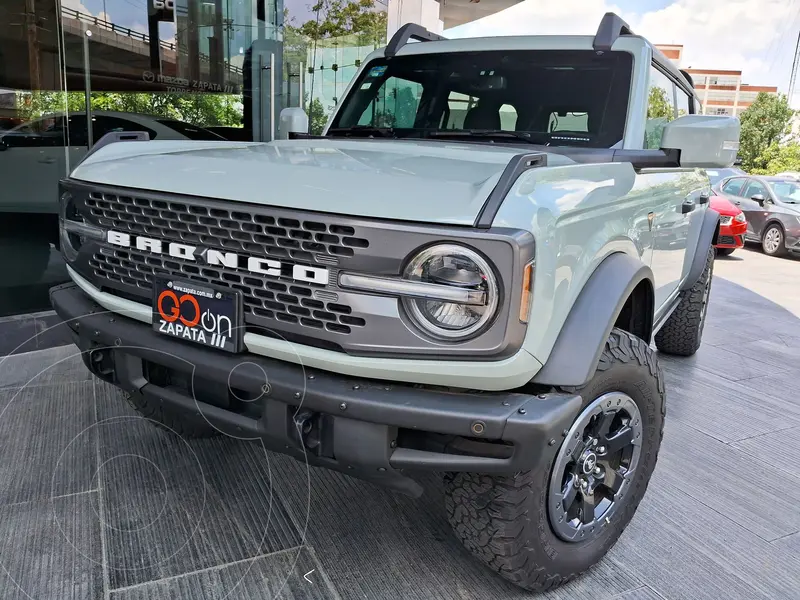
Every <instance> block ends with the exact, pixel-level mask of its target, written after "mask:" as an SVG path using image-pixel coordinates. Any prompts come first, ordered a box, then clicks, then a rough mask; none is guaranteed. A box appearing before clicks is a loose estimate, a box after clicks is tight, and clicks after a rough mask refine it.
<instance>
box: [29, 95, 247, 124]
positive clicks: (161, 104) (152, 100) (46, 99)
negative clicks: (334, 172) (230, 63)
mask: <svg viewBox="0 0 800 600" xmlns="http://www.w3.org/2000/svg"><path fill="white" fill-rule="evenodd" d="M91 102H92V110H110V111H119V112H130V113H138V114H144V115H153V116H157V117H167V118H170V119H177V120H179V121H185V122H187V123H192V124H193V125H199V126H201V127H203V126H205V127H211V126H215V125H217V126H228V127H240V126H241V125H242V104H241V100H240V98H239V97H238V96H232V95H229V94H208V93H175V92H170V93H158V92H156V93H140V92H134V93H128V92H93V93H92V99H91ZM17 106H18V108H19V112H20V116H21V117H22V118H24V119H27V120H31V119H36V118H38V117H41V116H42V115H45V114H52V113H63V112H83V111H85V110H86V96H85V94H84V93H83V92H48V91H41V92H32V93H29V94H28V93H21V92H20V93H18V98H17Z"/></svg>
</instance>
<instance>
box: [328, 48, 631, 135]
mask: <svg viewBox="0 0 800 600" xmlns="http://www.w3.org/2000/svg"><path fill="white" fill-rule="evenodd" d="M631 70H632V59H631V56H630V54H628V53H625V52H606V53H604V54H602V55H600V56H598V55H597V54H596V53H594V52H592V51H585V50H579V51H557V50H525V51H511V52H509V51H502V52H455V53H449V54H422V55H416V56H401V57H395V58H392V59H391V60H386V59H383V58H382V59H378V60H375V61H372V62H371V63H370V64H369V65H367V67H366V68H365V69H364V70H363V71H362V73H361V76H360V77H359V79H358V80H357V81H355V82H354V85H353V87H352V88H351V91H350V94H349V95H348V96H347V98H346V99H345V101H344V103H343V105H342V107H341V110H339V111H338V113H337V115H336V117H335V118H334V120H333V122H332V124H331V128H330V130H329V132H328V134H329V135H355V134H357V131H358V130H361V131H363V132H364V133H367V134H372V135H374V134H375V133H377V132H376V129H382V130H384V131H383V132H382V133H381V134H382V135H386V134H387V131H385V130H387V129H388V130H390V131H388V134H390V135H392V136H395V137H429V138H444V139H446V138H448V137H452V138H456V137H472V136H473V135H474V136H475V138H476V141H478V140H484V141H486V140H489V141H494V140H492V137H493V135H495V134H497V135H496V137H498V138H501V139H502V140H503V141H506V142H508V143H514V142H516V143H519V140H523V141H528V142H532V143H536V144H549V145H558V146H583V147H594V148H609V147H611V146H613V145H614V144H617V143H619V142H621V141H622V137H623V134H624V131H625V117H626V112H627V107H628V94H629V88H630V79H631Z"/></svg>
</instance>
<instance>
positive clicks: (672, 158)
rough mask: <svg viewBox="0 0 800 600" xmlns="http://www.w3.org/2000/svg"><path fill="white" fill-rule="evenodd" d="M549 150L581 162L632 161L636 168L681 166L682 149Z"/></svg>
mask: <svg viewBox="0 0 800 600" xmlns="http://www.w3.org/2000/svg"><path fill="white" fill-rule="evenodd" d="M547 152H551V153H553V154H558V155H560V156H566V157H567V158H569V159H570V160H574V161H575V162H576V163H579V164H590V165H594V164H601V163H624V162H627V163H631V166H632V167H633V168H634V169H675V168H678V167H680V163H681V151H680V150H677V149H672V148H665V149H661V150H615V149H612V148H574V147H570V146H548V147H547Z"/></svg>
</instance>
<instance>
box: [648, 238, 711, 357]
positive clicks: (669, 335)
mask: <svg viewBox="0 0 800 600" xmlns="http://www.w3.org/2000/svg"><path fill="white" fill-rule="evenodd" d="M713 275H714V248H710V249H709V251H708V256H707V257H706V268H705V269H703V273H702V275H700V279H698V280H697V282H696V283H695V284H694V285H693V286H692V287H691V288H690V289H689V290H688V291H687V292H685V293H684V296H683V298H682V299H681V301H680V304H678V308H676V309H675V310H674V311H673V313H672V314H671V315H670V316H669V318H668V319H667V322H666V323H664V325H663V327H661V329H659V331H658V333H657V334H656V348H658V350H659V351H660V352H663V353H664V354H674V355H676V356H692V355H693V354H694V353H695V352H697V350H698V349H699V348H700V343H701V342H702V339H703V327H704V326H705V316H706V311H707V310H708V298H709V293H710V292H711V280H712V279H713Z"/></svg>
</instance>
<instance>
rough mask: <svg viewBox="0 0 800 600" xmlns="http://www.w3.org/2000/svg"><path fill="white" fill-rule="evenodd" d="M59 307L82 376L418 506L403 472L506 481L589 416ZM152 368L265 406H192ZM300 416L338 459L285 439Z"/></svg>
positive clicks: (565, 398) (518, 397)
mask: <svg viewBox="0 0 800 600" xmlns="http://www.w3.org/2000/svg"><path fill="white" fill-rule="evenodd" d="M50 298H51V301H52V303H53V307H54V308H55V310H56V313H57V314H58V315H59V317H61V319H63V320H64V322H65V323H66V325H67V326H68V327H69V328H70V329H71V330H72V331H73V332H74V333H75V342H76V344H77V345H78V347H79V349H80V350H81V352H82V354H83V359H84V362H85V364H86V365H87V367H88V368H89V369H90V370H91V371H92V372H93V373H95V374H96V375H97V376H98V377H101V378H102V379H104V380H105V381H108V382H109V383H112V384H114V385H116V386H118V387H120V388H122V389H123V390H125V391H127V392H129V393H134V394H142V395H143V396H145V397H148V398H151V399H153V401H154V402H158V403H160V404H162V405H163V406H165V407H170V408H171V409H172V410H175V411H178V412H179V413H180V414H182V415H183V416H184V417H185V418H186V419H190V420H191V419H204V420H206V421H207V422H209V423H211V424H212V425H214V426H215V427H217V428H218V429H219V430H220V431H222V432H223V433H225V434H227V435H230V436H232V437H237V438H244V439H258V440H261V441H262V442H263V443H264V445H265V446H266V447H267V448H268V449H271V450H275V451H277V452H280V453H283V454H288V455H290V456H294V457H295V458H298V459H299V460H303V461H306V460H307V461H308V463H309V464H311V465H316V466H321V467H327V468H330V469H334V470H337V471H343V472H345V473H347V474H349V475H353V476H356V477H360V478H362V479H366V480H368V481H372V482H373V483H377V484H380V485H384V486H388V487H391V488H394V489H396V490H399V491H402V492H404V493H407V494H411V495H417V494H419V493H421V491H422V488H421V487H420V486H419V484H417V483H416V482H414V481H413V480H412V479H410V478H409V477H407V476H406V475H405V474H403V473H402V472H401V471H399V470H398V469H401V468H405V467H410V466H413V467H414V468H417V469H429V470H435V471H470V472H481V473H507V474H509V473H516V472H519V471H524V470H528V469H537V468H542V467H543V465H545V464H547V463H548V461H550V460H552V458H553V456H554V454H555V452H556V451H557V450H558V445H556V444H555V443H553V442H551V440H559V441H560V440H561V439H562V431H564V430H565V429H568V428H569V426H570V424H571V423H572V422H573V420H574V418H575V417H576V415H577V414H578V412H579V411H580V408H581V405H582V400H581V397H580V396H579V395H577V394H570V393H547V394H539V395H532V394H527V393H518V392H514V391H508V392H486V393H478V392H469V391H466V390H462V391H458V390H452V389H442V388H430V387H419V386H414V385H412V384H398V383H397V382H393V381H375V380H367V379H359V378H355V377H346V376H343V375H339V374H335V373H331V372H329V371H322V370H316V369H308V368H304V367H303V366H302V365H296V364H293V363H288V362H282V361H279V360H275V359H271V358H267V357H264V356H259V355H254V354H247V353H243V354H238V355H233V354H228V353H222V352H219V351H215V350H213V349H209V348H207V347H203V346H200V345H197V344H193V343H191V342H185V341H181V340H176V339H173V338H168V337H166V336H164V335H161V334H159V333H157V332H156V331H154V330H153V329H152V328H151V327H150V326H149V325H148V324H145V323H141V322H139V321H134V320H132V319H129V318H127V317H123V316H121V315H118V314H114V313H109V312H107V311H105V310H104V309H103V308H102V307H101V306H100V305H98V304H97V303H95V302H94V301H93V300H91V299H90V298H89V297H88V296H87V295H86V294H85V293H84V292H83V291H82V290H81V289H80V288H79V287H78V286H77V285H76V284H74V283H68V284H64V285H60V286H56V287H54V288H52V289H51V290H50ZM98 353H99V354H98ZM90 355H91V356H92V357H93V358H94V360H92V359H91V358H90ZM98 358H99V359H100V360H98ZM145 361H147V363H151V364H155V365H159V366H161V367H163V368H164V369H167V370H169V371H174V372H178V373H184V374H188V375H189V376H190V377H191V382H192V389H194V390H198V391H200V390H202V391H205V392H206V393H208V390H210V389H222V390H226V389H227V387H226V386H231V387H234V388H236V389H237V390H239V391H241V392H244V393H246V394H248V397H253V398H257V399H256V400H253V401H252V402H248V403H247V404H248V406H247V410H246V411H239V412H236V411H234V410H231V409H230V408H226V404H225V402H226V401H227V400H228V398H218V399H217V398H216V397H215V398H213V399H212V398H210V397H205V398H204V400H205V401H201V400H199V399H197V398H196V397H195V394H189V393H186V392H183V391H182V390H181V389H179V388H175V387H172V386H171V387H163V386H161V385H157V384H155V383H153V382H151V381H150V380H148V378H147V377H146V376H145V373H146V370H145V368H144V363H145ZM100 365H102V366H103V368H102V369H101V368H100ZM265 374H266V375H267V377H268V383H269V385H268V386H267V391H264V384H265V381H264V378H265ZM198 384H199V385H200V386H202V387H199V386H198ZM198 393H199V392H198ZM217 400H218V401H219V402H216V401H217ZM211 401H214V402H215V403H213V404H212V403H210V402H211ZM301 409H302V410H303V411H310V413H311V414H313V415H314V417H315V418H317V417H318V418H320V419H322V420H323V422H324V423H326V424H327V425H326V427H328V429H327V431H329V432H331V433H332V435H333V454H332V455H325V454H321V453H315V452H314V450H313V449H312V448H307V447H303V445H302V444H301V443H300V442H299V441H298V439H297V435H296V428H295V427H294V426H288V427H287V423H290V424H291V423H293V422H294V421H293V419H294V418H295V417H296V415H297V414H298V413H299V411H300V410H301ZM399 428H402V429H408V430H413V431H414V432H415V433H416V434H419V435H423V436H441V435H445V436H457V438H456V439H461V438H476V437H478V438H480V439H481V440H485V441H486V442H495V443H496V442H503V443H504V444H505V445H508V446H510V449H511V455H510V456H508V457H498V456H497V454H496V453H495V452H490V450H489V449H486V451H485V453H483V454H481V453H480V452H479V451H477V452H475V453H473V454H470V455H469V456H465V455H463V453H460V454H453V453H446V452H438V451H428V450H425V451H422V454H420V453H419V452H412V450H417V449H415V448H408V447H404V446H403V444H402V443H401V441H402V440H398V439H397V435H396V433H397V429H399ZM393 442H394V446H393ZM487 446H492V444H487Z"/></svg>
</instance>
